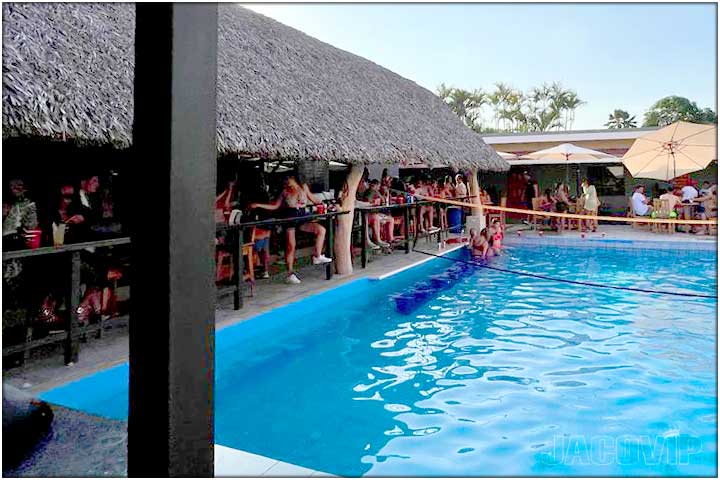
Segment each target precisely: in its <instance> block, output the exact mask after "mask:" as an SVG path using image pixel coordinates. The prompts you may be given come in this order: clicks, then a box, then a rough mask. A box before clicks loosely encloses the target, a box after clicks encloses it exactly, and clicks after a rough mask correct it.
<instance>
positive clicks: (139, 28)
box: [127, 2, 218, 477]
mask: <svg viewBox="0 0 720 480" xmlns="http://www.w3.org/2000/svg"><path fill="white" fill-rule="evenodd" d="M135 12H136V15H135V48H134V52H135V69H134V72H135V83H134V89H133V91H134V101H133V105H134V109H135V112H134V124H133V132H132V140H133V152H132V154H133V157H132V164H131V167H132V169H133V170H134V176H135V177H136V178H147V179H149V181H151V182H152V188H153V200H152V212H153V213H152V215H149V214H140V213H138V214H137V215H133V216H132V218H131V219H130V224H129V227H130V229H131V230H130V233H131V238H132V246H131V248H132V275H131V282H132V283H131V291H132V302H131V306H130V308H131V315H130V329H129V331H130V393H129V415H128V440H127V448H128V456H127V474H128V476H129V477H212V476H214V446H215V415H214V409H215V402H214V398H213V389H214V382H215V380H214V379H215V371H214V367H215V301H216V295H217V292H216V287H215V281H214V280H215V275H214V273H215V262H214V253H215V235H216V225H215V220H214V218H213V205H214V201H215V182H216V166H217V165H216V162H217V146H216V139H217V129H216V119H217V98H216V91H217V88H216V83H217V78H216V77H217V37H218V6H217V4H210V3H205V4H191V3H140V2H138V3H137V4H136V5H135ZM147 207H148V205H147V198H143V196H142V195H136V196H135V205H134V211H135V212H143V211H144V210H147Z"/></svg>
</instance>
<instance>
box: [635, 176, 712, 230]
mask: <svg viewBox="0 0 720 480" xmlns="http://www.w3.org/2000/svg"><path fill="white" fill-rule="evenodd" d="M697 186H698V185H697V183H696V182H694V181H692V180H691V181H690V182H689V183H688V184H686V185H683V186H680V185H670V187H669V188H663V189H660V192H659V193H660V195H659V197H658V198H659V200H660V201H661V202H662V203H661V207H660V209H656V208H655V207H654V206H653V199H652V198H650V197H648V196H647V195H646V194H645V186H644V185H637V186H636V187H635V188H634V189H633V194H632V197H631V199H630V208H632V213H633V214H634V215H635V216H639V217H649V218H658V217H663V218H664V217H667V218H681V219H685V220H691V219H696V220H707V219H709V218H717V184H712V185H711V184H710V182H708V181H705V182H703V183H702V185H701V186H700V188H697ZM677 228H679V229H683V228H685V230H686V231H687V232H690V233H703V232H705V233H707V234H708V235H709V234H710V225H700V226H698V227H689V226H688V227H682V226H679V227H677Z"/></svg>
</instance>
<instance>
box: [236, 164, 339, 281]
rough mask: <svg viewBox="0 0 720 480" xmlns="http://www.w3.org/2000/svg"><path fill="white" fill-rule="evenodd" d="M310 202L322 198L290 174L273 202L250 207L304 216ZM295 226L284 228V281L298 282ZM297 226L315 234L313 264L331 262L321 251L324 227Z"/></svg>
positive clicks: (315, 225)
mask: <svg viewBox="0 0 720 480" xmlns="http://www.w3.org/2000/svg"><path fill="white" fill-rule="evenodd" d="M310 202H312V203H314V204H319V203H321V202H322V200H320V199H318V198H317V197H315V196H314V195H313V194H312V192H310V189H309V188H308V186H307V184H306V183H304V182H302V181H301V180H299V179H298V177H297V176H295V175H290V176H288V177H287V178H286V179H285V188H284V189H283V191H282V193H281V194H280V196H279V197H278V198H277V200H275V201H274V202H273V203H253V204H250V208H251V209H253V208H262V209H264V210H279V209H281V208H282V210H283V213H284V215H283V216H284V217H285V218H298V219H299V218H302V217H304V216H306V211H305V208H306V207H307V206H308V205H309V203H310ZM295 228H296V224H294V223H293V224H290V225H288V226H287V227H286V228H285V235H286V248H285V264H286V265H287V271H288V276H287V278H286V279H285V283H289V284H298V283H300V279H299V278H298V276H297V274H296V273H295V271H294V265H295V246H296V243H295ZM298 228H300V230H302V231H303V232H309V233H313V234H315V245H314V246H313V257H312V263H313V265H321V264H324V263H330V262H332V259H331V258H328V257H326V256H325V255H323V253H322V249H323V246H324V244H325V227H323V226H322V225H320V224H319V223H315V222H308V223H302V224H301V225H300V226H299V227H298Z"/></svg>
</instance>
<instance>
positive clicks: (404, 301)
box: [390, 262, 477, 315]
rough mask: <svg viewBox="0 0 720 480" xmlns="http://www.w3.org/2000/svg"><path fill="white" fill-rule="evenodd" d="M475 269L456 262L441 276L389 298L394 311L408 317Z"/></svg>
mask: <svg viewBox="0 0 720 480" xmlns="http://www.w3.org/2000/svg"><path fill="white" fill-rule="evenodd" d="M475 268H477V267H475V266H473V265H469V264H467V263H460V262H458V263H455V264H454V265H451V266H450V267H449V268H448V269H447V270H446V271H444V272H443V273H441V274H438V275H432V276H430V277H429V278H428V279H427V280H423V281H422V282H417V283H415V284H414V285H411V286H409V287H408V288H407V290H405V291H404V292H402V293H398V294H395V295H392V296H391V297H390V298H391V299H392V300H393V301H394V302H395V310H397V311H398V312H399V313H401V314H402V315H410V314H411V313H413V312H414V311H415V310H417V309H418V308H420V307H421V306H423V305H425V304H426V303H427V302H428V301H429V300H431V299H433V298H435V297H437V296H438V294H439V293H440V292H442V291H444V290H448V289H449V288H451V287H452V286H453V285H455V284H456V283H458V282H459V281H460V280H461V279H462V278H465V277H466V276H467V275H468V274H469V273H470V272H471V271H472V270H473V269H475Z"/></svg>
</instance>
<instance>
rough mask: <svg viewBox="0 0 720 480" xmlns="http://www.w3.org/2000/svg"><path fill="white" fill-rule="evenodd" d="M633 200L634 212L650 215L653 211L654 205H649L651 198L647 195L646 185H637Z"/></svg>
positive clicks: (639, 214) (641, 215) (643, 215)
mask: <svg viewBox="0 0 720 480" xmlns="http://www.w3.org/2000/svg"><path fill="white" fill-rule="evenodd" d="M631 202H632V209H633V212H634V213H635V215H637V216H639V217H646V216H649V215H650V214H651V213H652V211H653V208H652V206H650V205H648V203H649V202H650V199H648V198H647V197H646V196H645V185H638V186H637V187H635V192H634V193H633V195H632V198H631Z"/></svg>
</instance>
